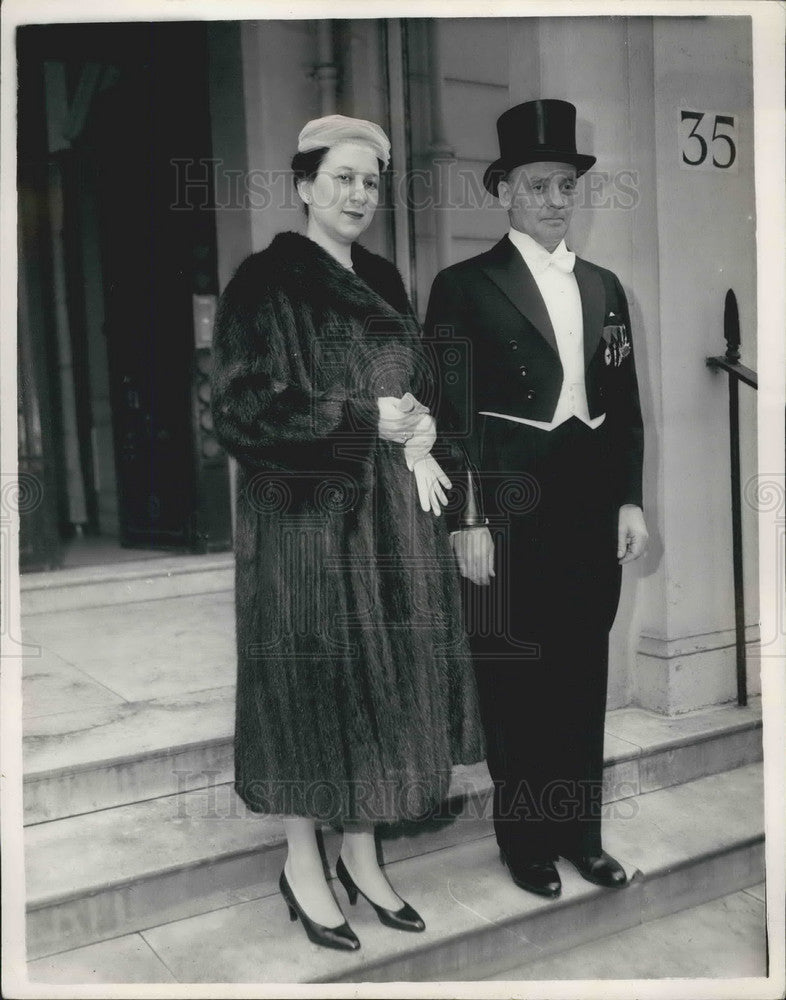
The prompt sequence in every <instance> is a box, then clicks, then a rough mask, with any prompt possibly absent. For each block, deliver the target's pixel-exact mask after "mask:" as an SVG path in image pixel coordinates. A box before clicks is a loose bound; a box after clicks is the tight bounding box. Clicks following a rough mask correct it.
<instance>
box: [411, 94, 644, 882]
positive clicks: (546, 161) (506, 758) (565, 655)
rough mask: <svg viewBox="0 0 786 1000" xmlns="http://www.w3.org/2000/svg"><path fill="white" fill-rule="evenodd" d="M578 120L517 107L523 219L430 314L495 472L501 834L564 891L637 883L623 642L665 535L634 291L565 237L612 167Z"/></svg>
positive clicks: (487, 552) (473, 434)
mask: <svg viewBox="0 0 786 1000" xmlns="http://www.w3.org/2000/svg"><path fill="white" fill-rule="evenodd" d="M575 120H576V109H575V107H574V106H573V105H572V104H569V103H568V102H566V101H557V100H538V101H528V102H526V103H524V104H520V105H518V106H516V107H514V108H511V109H510V110H509V111H507V112H505V113H504V114H503V115H502V116H501V117H500V118H499V120H498V122H497V131H498V135H499V143H500V158H499V159H498V160H496V161H495V162H494V163H493V164H491V166H490V167H489V168H488V169H487V170H486V173H485V175H484V179H483V180H484V185H485V186H486V188H487V190H489V191H490V192H491V194H492V195H494V196H495V197H497V198H498V199H499V201H500V203H501V205H502V206H503V207H504V208H506V209H507V210H508V216H509V219H510V227H511V228H510V232H509V233H508V234H507V235H506V236H505V237H503V238H502V239H501V240H500V241H499V243H497V244H496V246H494V247H493V248H492V249H491V250H489V251H488V252H487V253H482V254H480V255H479V256H476V257H473V258H471V259H470V260H466V261H463V262H462V263H459V264H455V265H454V266H452V267H449V268H447V269H445V270H444V271H441V272H440V273H439V274H438V275H437V277H436V280H435V282H434V286H433V288H432V292H431V298H430V301H429V306H428V314H427V318H426V335H427V337H428V338H429V339H430V340H431V342H432V343H433V344H435V345H437V346H438V347H439V348H440V354H441V358H442V364H441V386H442V401H441V405H442V409H441V411H440V414H439V421H440V423H441V424H442V425H443V426H446V429H447V431H448V433H449V435H450V436H452V437H453V438H454V439H455V440H456V441H458V442H460V443H461V444H462V446H463V447H464V450H465V451H466V452H467V454H468V456H469V458H470V462H471V465H472V466H474V467H475V469H476V470H477V480H478V483H479V489H472V488H470V489H467V490H466V492H465V494H464V499H463V500H462V499H461V498H460V497H459V498H458V499H456V500H455V503H454V508H455V512H454V514H453V521H454V523H453V524H452V525H451V527H453V528H454V529H455V532H454V534H453V536H452V538H453V547H454V552H455V554H456V557H457V560H458V563H459V568H460V570H461V573H462V576H464V577H465V578H466V579H465V580H464V587H465V616H466V625H467V628H468V631H469V636H470V642H471V645H472V649H473V656H474V660H475V670H476V676H477V681H478V690H479V696H480V705H481V712H482V715H483V722H484V728H485V731H486V739H487V760H488V765H489V770H490V772H491V776H492V779H493V781H494V786H495V795H494V826H495V832H496V836H497V841H498V844H499V847H500V852H501V857H502V860H503V861H504V862H505V863H506V864H507V866H508V869H509V871H510V874H511V876H512V878H513V881H514V882H515V883H516V884H517V885H519V886H520V887H521V888H524V889H527V890H529V891H532V892H536V893H538V894H540V895H543V896H548V897H552V898H553V897H556V896H558V895H559V893H560V891H561V883H560V877H559V872H558V870H557V868H556V865H555V861H556V860H557V859H558V858H559V857H564V858H566V859H568V860H569V861H571V862H572V863H573V864H574V865H575V866H576V868H577V869H578V870H579V872H580V873H581V875H582V876H583V877H584V878H586V879H588V880H589V881H591V882H594V883H596V884H598V885H602V886H608V887H621V886H623V885H625V884H626V874H625V871H624V869H623V868H622V866H621V865H620V864H619V863H618V862H617V861H616V860H615V859H614V858H612V857H611V856H610V855H608V854H607V853H606V852H605V851H604V850H603V846H602V841H601V823H600V811H601V809H600V807H601V789H602V777H603V731H604V720H605V711H606V688H607V674H608V635H609V630H610V628H611V626H612V623H613V621H614V616H615V614H616V610H617V604H618V600H619V592H620V580H621V564H622V563H625V562H628V561H630V560H632V559H636V558H637V557H638V556H639V555H641V553H642V552H643V551H644V549H645V546H646V542H647V529H646V526H645V522H644V516H643V513H642V496H641V479H642V451H643V429H642V419H641V409H640V406H639V395H638V388H637V382H636V370H635V366H634V355H633V342H632V340H631V331H630V317H629V315H628V306H627V302H626V298H625V294H624V292H623V290H622V286H621V285H620V282H619V281H618V279H617V277H616V276H615V275H614V274H612V272H610V271H608V270H606V269H604V268H601V267H598V266H596V265H595V264H591V263H589V262H588V261H585V260H582V259H581V258H579V257H576V256H575V255H574V254H573V253H571V252H570V251H569V250H568V249H567V247H566V245H565V240H564V237H565V234H566V232H567V230H568V225H569V223H570V218H571V214H572V211H573V206H574V201H575V191H576V181H577V178H579V177H580V176H581V175H582V174H583V173H584V172H585V171H586V170H587V169H589V167H590V166H591V165H592V164H593V163H594V162H595V157H594V156H591V155H588V154H584V153H578V152H577V151H576V140H575ZM457 492H458V491H457Z"/></svg>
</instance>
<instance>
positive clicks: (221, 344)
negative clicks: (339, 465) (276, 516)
mask: <svg viewBox="0 0 786 1000" xmlns="http://www.w3.org/2000/svg"><path fill="white" fill-rule="evenodd" d="M242 271H243V268H242V266H241V269H240V271H239V272H238V274H237V275H236V276H235V277H234V278H233V279H232V281H230V283H229V285H228V286H227V288H226V290H225V291H224V294H223V295H222V297H221V300H220V302H219V307H218V310H217V315H216V324H215V330H214V335H213V358H212V371H211V405H212V411H213V424H214V427H215V432H216V436H217V438H218V440H219V442H220V443H221V444H222V445H223V447H224V448H225V449H226V450H227V451H228V452H229V453H230V454H231V455H233V456H234V457H235V458H236V459H237V460H238V461H239V462H242V463H243V464H246V465H250V466H252V467H256V466H270V465H273V466H276V467H279V468H281V467H283V468H287V467H291V468H301V469H302V468H308V467H309V465H313V463H314V461H315V459H316V455H317V452H318V450H321V455H320V459H321V460H324V457H325V454H324V453H325V447H324V446H325V442H326V439H327V438H328V437H329V436H330V435H331V434H333V433H334V432H336V431H337V429H338V428H340V427H341V426H342V424H344V423H345V421H346V417H347V414H346V398H345V396H346V394H345V392H344V391H343V385H342V382H341V381H340V380H336V381H335V383H334V384H333V385H331V386H330V388H329V390H327V391H324V390H323V391H321V392H318V393H315V392H314V391H313V389H312V388H311V387H310V386H309V385H307V384H304V383H305V382H306V381H307V380H306V379H297V377H296V376H294V375H293V372H295V371H296V368H293V365H292V364H291V358H289V357H288V353H289V348H288V340H287V335H286V330H285V328H284V323H285V319H284V318H283V317H282V316H281V315H280V313H281V303H280V302H279V301H278V298H277V296H276V295H275V294H274V292H271V291H267V292H265V291H262V292H261V293H258V294H255V295H253V296H252V295H250V294H248V291H247V288H246V285H247V279H245V278H244V275H243V273H242ZM289 320H290V321H291V320H292V317H291V316H290V317H289ZM320 445H321V446H322V447H321V449H320ZM317 467H319V466H317Z"/></svg>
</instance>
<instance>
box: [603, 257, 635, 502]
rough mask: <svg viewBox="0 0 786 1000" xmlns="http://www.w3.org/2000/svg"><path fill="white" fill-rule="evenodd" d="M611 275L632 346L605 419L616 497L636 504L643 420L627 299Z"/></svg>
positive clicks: (614, 277) (618, 283)
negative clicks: (614, 457) (613, 457)
mask: <svg viewBox="0 0 786 1000" xmlns="http://www.w3.org/2000/svg"><path fill="white" fill-rule="evenodd" d="M609 273H610V272H609ZM611 278H612V279H613V283H614V289H613V293H614V295H615V297H616V300H617V305H618V307H619V313H620V314H621V315H622V317H623V319H624V322H625V326H626V328H627V330H628V333H629V337H630V346H631V353H630V354H629V356H628V358H627V360H626V362H625V364H623V365H622V366H621V367H620V369H619V372H618V375H619V382H618V384H617V386H616V390H615V392H614V393H613V394H611V395H610V398H609V405H608V407H607V412H608V419H610V421H611V427H610V431H611V433H612V438H613V447H614V449H615V453H616V454H617V455H618V456H619V462H618V464H617V488H618V499H619V504H620V506H622V505H623V504H635V505H636V506H637V507H643V500H642V470H643V465H644V423H643V420H642V416H641V403H640V400H639V386H638V380H637V378H636V359H635V354H634V349H633V336H632V335H631V333H630V330H631V325H630V312H629V310H628V300H627V298H626V296H625V292H624V291H623V288H622V285H621V284H620V282H619V279H618V278H617V276H616V275H613V274H611Z"/></svg>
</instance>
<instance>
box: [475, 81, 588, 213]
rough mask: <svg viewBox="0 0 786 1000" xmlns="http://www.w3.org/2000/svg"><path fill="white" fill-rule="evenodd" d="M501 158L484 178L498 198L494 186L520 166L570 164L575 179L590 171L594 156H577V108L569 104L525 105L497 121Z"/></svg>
mask: <svg viewBox="0 0 786 1000" xmlns="http://www.w3.org/2000/svg"><path fill="white" fill-rule="evenodd" d="M497 135H498V136H499V152H500V157H499V159H498V160H495V161H494V162H493V163H492V164H491V166H490V167H489V168H488V169H487V170H486V172H485V174H484V175H483V185H484V187H485V188H486V190H487V191H490V192H491V193H492V194H493V195H494V197H495V198H496V197H497V184H498V183H499V182H500V181H501V180H503V179H504V178H505V176H506V174H507V173H508V171H510V170H512V169H513V168H514V167H520V166H521V165H522V164H523V163H537V162H539V161H541V160H542V161H554V162H556V163H571V164H573V166H575V167H576V172H577V176H579V177H580V176H581V175H582V174H583V173H584V172H585V171H587V170H589V168H590V167H591V166H592V164H593V163H594V162H595V157H594V156H589V155H587V154H584V153H577V152H576V108H575V106H574V105H573V104H571V103H570V102H569V101H554V100H547V101H525V102H524V104H517V105H516V106H515V107H514V108H510V110H508V111H506V112H505V113H504V114H502V115H500V116H499V118H498V119H497Z"/></svg>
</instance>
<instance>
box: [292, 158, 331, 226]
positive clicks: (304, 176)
mask: <svg viewBox="0 0 786 1000" xmlns="http://www.w3.org/2000/svg"><path fill="white" fill-rule="evenodd" d="M329 148H330V147H329V146H320V147H319V149H310V150H309V151H308V152H307V153H295V155H294V156H293V157H292V163H291V164H290V166H291V168H292V180H293V181H294V184H295V190H296V191H297V186H298V184H299V183H300V181H313V180H314V178H315V177H316V176H317V171H318V170H319V167H320V164H321V163H322V161H323V160H324V159H325V154H326V153H327V151H328V149H329ZM303 211H304V212H305V213H306V215H308V205H307V204H306V203H305V202H303Z"/></svg>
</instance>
